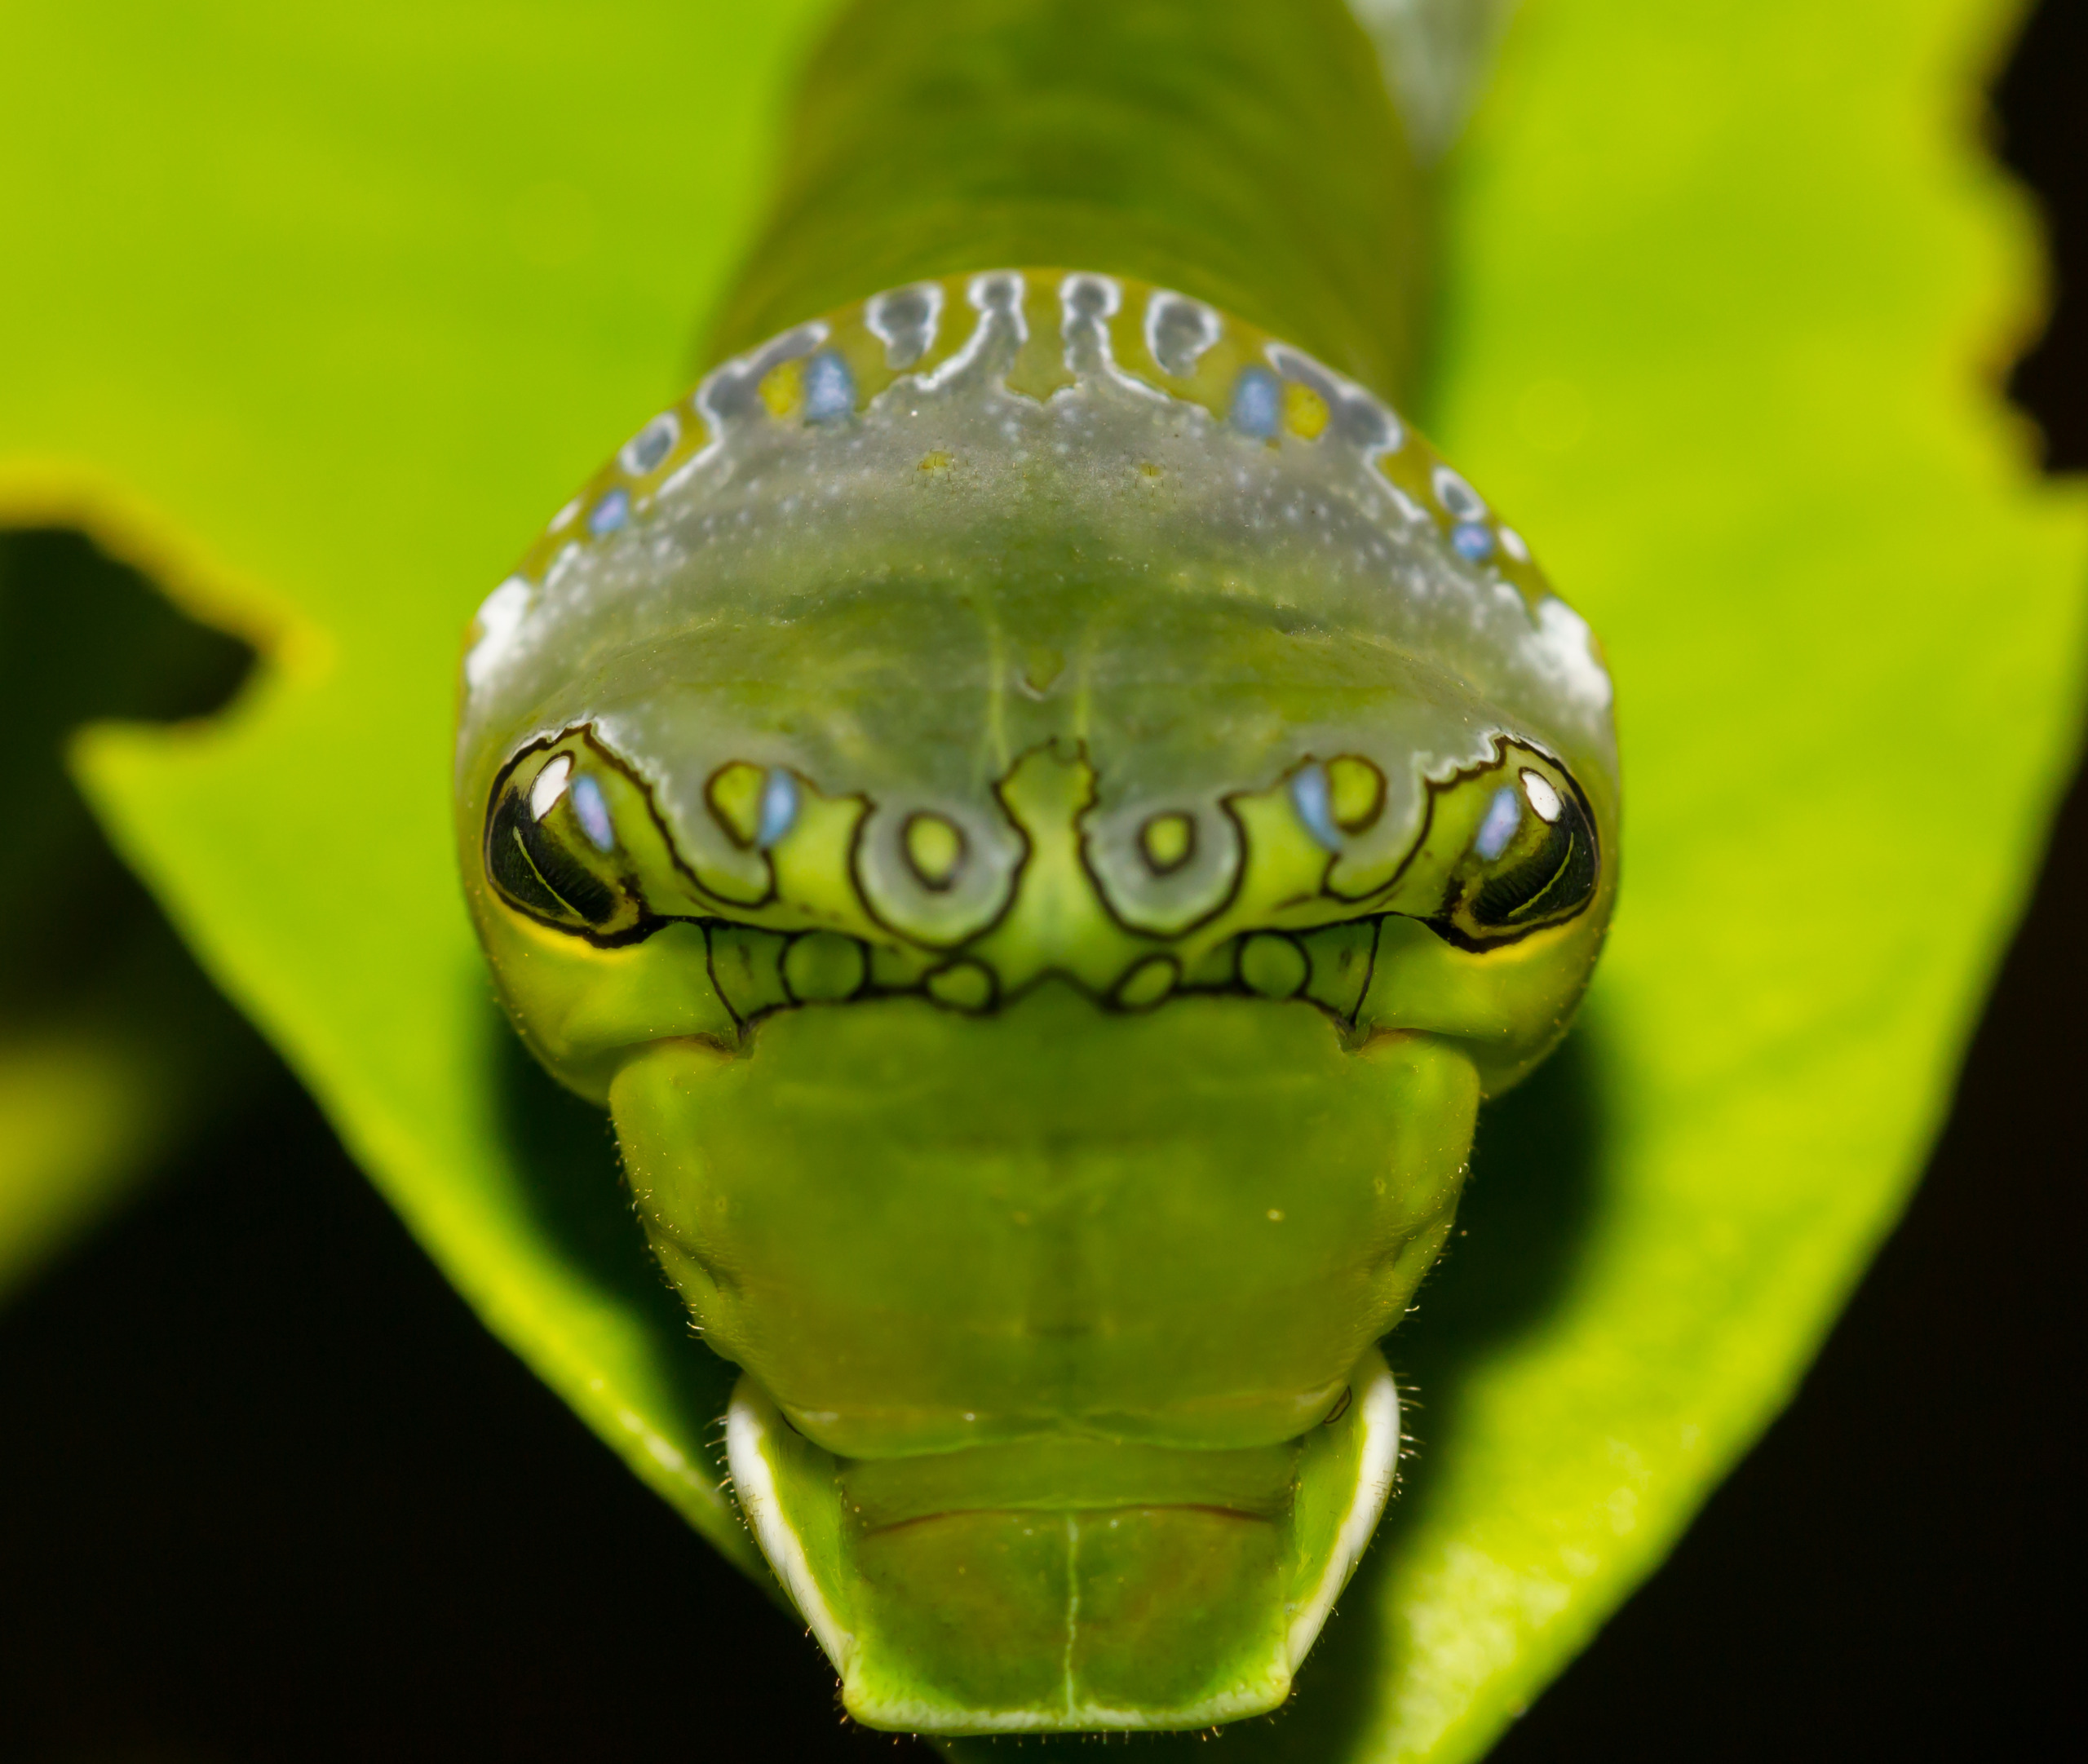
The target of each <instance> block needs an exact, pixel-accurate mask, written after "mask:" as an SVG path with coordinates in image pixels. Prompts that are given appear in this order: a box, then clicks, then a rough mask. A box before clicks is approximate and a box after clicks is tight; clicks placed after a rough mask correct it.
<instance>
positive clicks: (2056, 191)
mask: <svg viewBox="0 0 2088 1764" xmlns="http://www.w3.org/2000/svg"><path fill="white" fill-rule="evenodd" d="M2084 90H2088V6H2084V5H2083V4H2082V3H2081V0H2044V3H2043V4H2042V6H2040V7H2038V8H2037V11H2036V12H2035V13H2034V14H2033V15H2032V17H2031V19H2030V21H2029V23H2028V25H2027V26H2026V27H2025V28H2024V33H2023V35H2022V37H2021V38H2020V40H2019V42H2017V44H2016V46H2015V53H2014V55H2011V57H2010V59H2009V64H2008V67H2007V69H2006V72H2005V73H2003V74H2002V77H2001V79H2000V81H1999V82H1998V83H1997V85H1996V86H1995V88H1994V107H1995V108H1996V110H1997V112H1998V113H1999V115H2000V122H2001V128H2000V139H1999V142H1998V145H1999V147H2000V148H2001V154H2002V158H2004V159H2005V160H2006V161H2007V162H2008V163H2009V164H2010V165H2011V166H2013V167H2014V168H2015V172H2016V174H2017V175H2018V176H2019V177H2020V178H2021V179H2023V180H2024V182H2025V183H2028V185H2029V186H2030V187H2031V188H2032V189H2033V191H2035V192H2036V193H2037V197H2038V200H2039V204H2040V206H2041V207H2042V209H2043V211H2044V218H2045V223H2046V239H2047V242H2048V245H2049V248H2050V254H2051V260H2052V311H2051V316H2050V320H2049V321H2048V322H2047V323H2046V327H2045V331H2044V334H2043V335H2042V337H2040V338H2038V339H2037V342H2036V343H2034V344H2033V345H2032V347H2031V348H2030V350H2029V351H2028V353H2027V354H2026V355H2024V357H2023V359H2022V360H2020V361H2019V362H2018V363H2017V364H2016V367H2015V373H2014V374H2012V375H2011V376H2010V378H2009V385H2008V391H2009V396H2011V397H2012V398H2013V399H2014V400H2015V402H2016V403H2017V404H2018V405H2021V406H2022V408H2023V409H2025V410H2027V411H2028V412H2029V413H2030V414H2031V415H2032V416H2033V417H2035V418H2037V424H2038V427H2040V428H2042V430H2043V431H2044V435H2045V466H2046V470H2047V471H2088V102H2084V100H2083V97H2082V94H2083V91H2084Z"/></svg>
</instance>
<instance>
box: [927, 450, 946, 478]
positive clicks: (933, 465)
mask: <svg viewBox="0 0 2088 1764" xmlns="http://www.w3.org/2000/svg"><path fill="white" fill-rule="evenodd" d="M951 464H952V461H951V458H950V456H949V454H948V453H944V451H943V450H942V449H940V448H937V449H936V451H935V452H934V453H923V454H922V456H921V470H922V471H925V472H928V473H930V474H931V475H932V474H934V473H936V472H939V471H949V468H950V466H951Z"/></svg>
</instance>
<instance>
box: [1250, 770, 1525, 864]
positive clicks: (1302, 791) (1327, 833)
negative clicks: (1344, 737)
mask: <svg viewBox="0 0 2088 1764" xmlns="http://www.w3.org/2000/svg"><path fill="white" fill-rule="evenodd" d="M1290 806H1291V807H1293V808H1294V809H1295V810H1297V811H1298V820H1300V821H1302V822H1303V824H1304V827H1305V830H1306V832H1307V833H1310V834H1312V837H1313V838H1315V839H1316V840H1317V841H1318V842H1320V844H1321V845H1323V846H1325V847H1326V848H1327V849H1328V850H1329V851H1339V850H1341V848H1342V846H1343V839H1342V836H1341V829H1340V828H1338V827H1337V826H1336V825H1334V798H1333V795H1332V794H1331V793H1330V792H1329V789H1328V788H1327V768H1326V767H1325V766H1322V765H1320V763H1318V762H1317V761H1314V762H1313V763H1312V764H1311V765H1309V766H1307V767H1306V768H1305V769H1304V770H1303V771H1300V772H1297V773H1294V774H1293V776H1292V777H1291V780H1290ZM1510 830H1511V831H1513V830H1514V829H1512V828H1511V829H1510Z"/></svg>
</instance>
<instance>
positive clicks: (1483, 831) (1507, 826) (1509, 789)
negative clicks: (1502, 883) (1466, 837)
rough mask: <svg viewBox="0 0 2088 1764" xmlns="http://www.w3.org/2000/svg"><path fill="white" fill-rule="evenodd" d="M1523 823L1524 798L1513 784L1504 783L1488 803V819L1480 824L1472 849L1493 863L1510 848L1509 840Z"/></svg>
mask: <svg viewBox="0 0 2088 1764" xmlns="http://www.w3.org/2000/svg"><path fill="white" fill-rule="evenodd" d="M1522 824H1523V799H1522V798H1521V797H1520V796H1519V795H1517V794H1516V793H1515V787H1514V786H1513V785H1506V784H1504V785H1502V786H1501V788H1500V789H1497V790H1496V791H1495V792H1494V793H1493V801H1492V802H1489V803H1488V804H1487V805H1486V819H1485V820H1483V821H1481V822H1480V824H1479V837H1478V838H1476V839H1475V840H1473V841H1472V842H1471V848H1472V850H1473V851H1476V852H1478V854H1479V855H1480V856H1481V857H1483V858H1484V859H1485V860H1486V861H1487V862H1488V863H1489V864H1491V863H1492V862H1493V860H1494V859H1496V858H1497V857H1498V856H1500V855H1501V854H1502V852H1503V851H1506V850H1507V849H1508V842H1509V841H1510V840H1511V839H1512V838H1515V829H1517V828H1518V827H1520V826H1521V825H1522Z"/></svg>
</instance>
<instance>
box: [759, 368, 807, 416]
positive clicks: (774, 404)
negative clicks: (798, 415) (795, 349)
mask: <svg viewBox="0 0 2088 1764" xmlns="http://www.w3.org/2000/svg"><path fill="white" fill-rule="evenodd" d="M761 401H762V402H763V404H764V405H768V413H769V415H771V416H772V417H774V418H777V419H778V420H779V421H780V420H781V418H785V417H787V416H789V415H790V413H792V412H793V411H794V410H796V409H798V407H799V406H801V405H803V403H804V401H805V365H804V363H803V362H802V361H798V360H790V361H785V362H781V363H780V364H778V365H776V366H775V367H772V368H771V369H769V370H768V373H767V374H763V376H762V381H761Z"/></svg>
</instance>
